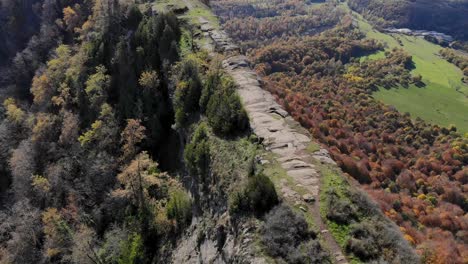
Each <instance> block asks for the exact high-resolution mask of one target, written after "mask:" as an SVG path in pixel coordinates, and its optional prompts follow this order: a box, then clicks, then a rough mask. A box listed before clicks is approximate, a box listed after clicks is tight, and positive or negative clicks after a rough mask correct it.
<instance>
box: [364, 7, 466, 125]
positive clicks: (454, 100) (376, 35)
mask: <svg viewBox="0 0 468 264" xmlns="http://www.w3.org/2000/svg"><path fill="white" fill-rule="evenodd" d="M355 17H356V19H357V22H358V24H359V27H360V28H361V30H362V31H363V32H364V33H365V34H366V35H367V37H368V38H373V39H377V40H380V41H382V42H384V43H386V45H387V49H392V48H403V49H404V50H406V51H407V52H408V53H409V54H411V55H412V56H413V61H414V63H415V66H416V68H415V69H414V70H413V71H412V73H413V75H418V74H420V75H421V76H422V77H423V82H424V83H425V84H426V86H425V87H422V88H419V87H416V86H414V85H411V86H410V87H408V88H395V89H390V90H386V89H380V90H379V91H377V92H375V93H374V94H373V96H374V97H375V98H376V99H378V100H381V101H382V102H384V103H386V104H389V105H393V106H395V107H396V108H397V109H398V110H399V111H400V112H408V113H410V114H411V116H413V117H420V118H422V119H423V120H426V121H428V122H431V123H433V124H438V125H442V126H449V125H451V124H453V125H455V126H456V127H457V128H458V131H460V132H461V133H462V134H463V133H466V132H468V85H467V84H465V83H463V82H462V81H461V80H462V77H463V73H462V71H461V70H460V69H459V68H457V67H456V66H455V65H453V64H451V63H449V62H447V61H446V60H445V59H443V58H441V57H440V56H439V55H438V54H439V51H440V50H441V49H442V47H440V46H438V45H435V44H433V43H431V42H428V41H426V40H424V39H423V38H420V37H414V36H406V35H401V34H384V33H381V32H378V31H376V30H374V29H373V28H372V26H371V25H370V24H369V23H367V22H366V21H365V20H364V19H363V18H362V16H360V15H359V14H355ZM383 56H384V54H383V52H379V53H376V54H372V55H370V56H367V57H366V58H363V59H378V58H382V57H383Z"/></svg>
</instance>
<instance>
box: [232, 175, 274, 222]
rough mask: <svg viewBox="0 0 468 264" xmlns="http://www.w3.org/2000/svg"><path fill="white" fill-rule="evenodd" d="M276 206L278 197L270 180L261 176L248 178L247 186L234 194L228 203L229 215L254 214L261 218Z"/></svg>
mask: <svg viewBox="0 0 468 264" xmlns="http://www.w3.org/2000/svg"><path fill="white" fill-rule="evenodd" d="M277 204H278V195H277V194H276V190H275V186H274V185H273V183H272V182H271V180H270V179H269V178H268V177H266V176H265V175H263V174H259V175H254V176H251V177H249V179H248V181H247V184H246V185H245V186H244V188H243V189H242V190H240V191H238V192H235V193H234V194H233V196H232V197H231V201H230V206H229V207H230V208H229V210H230V212H231V214H237V213H242V212H244V213H254V214H255V215H257V216H261V215H263V214H264V213H266V212H268V211H269V210H270V209H271V208H273V207H274V206H275V205H277Z"/></svg>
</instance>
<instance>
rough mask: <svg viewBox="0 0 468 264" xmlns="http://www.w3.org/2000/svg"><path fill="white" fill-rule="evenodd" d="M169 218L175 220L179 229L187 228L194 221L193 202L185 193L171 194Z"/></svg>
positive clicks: (168, 205)
mask: <svg viewBox="0 0 468 264" xmlns="http://www.w3.org/2000/svg"><path fill="white" fill-rule="evenodd" d="M166 214H167V218H168V219H171V220H175V222H176V224H177V229H179V230H180V229H183V228H184V227H186V226H187V225H188V224H189V223H190V220H191V219H192V201H191V200H190V197H189V196H188V194H187V193H185V192H184V191H180V190H177V191H174V192H172V193H171V197H170V198H169V202H168V203H167V207H166Z"/></svg>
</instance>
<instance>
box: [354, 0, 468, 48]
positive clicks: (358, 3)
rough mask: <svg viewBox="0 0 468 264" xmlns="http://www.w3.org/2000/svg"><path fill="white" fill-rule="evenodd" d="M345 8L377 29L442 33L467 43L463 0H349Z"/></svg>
mask: <svg viewBox="0 0 468 264" xmlns="http://www.w3.org/2000/svg"><path fill="white" fill-rule="evenodd" d="M348 2H349V6H350V7H351V8H352V9H353V10H356V11H358V12H359V13H361V14H363V15H364V17H366V18H367V19H369V20H370V21H371V22H373V23H375V24H376V25H377V26H379V27H406V28H411V29H425V30H435V31H439V32H444V33H447V34H449V35H452V36H454V37H456V38H458V39H460V40H464V41H467V40H468V33H467V32H466V28H467V27H468V16H467V15H466V14H467V13H468V1H466V0H415V1H410V0H392V1H385V0H350V1H348Z"/></svg>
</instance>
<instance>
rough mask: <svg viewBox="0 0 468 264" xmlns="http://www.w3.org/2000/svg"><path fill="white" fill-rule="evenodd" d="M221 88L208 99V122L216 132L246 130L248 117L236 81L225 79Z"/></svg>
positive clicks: (226, 132) (225, 133)
mask: <svg viewBox="0 0 468 264" xmlns="http://www.w3.org/2000/svg"><path fill="white" fill-rule="evenodd" d="M220 88H221V89H218V90H216V91H215V93H214V94H213V95H212V96H211V98H210V100H209V101H208V106H207V111H206V115H207V117H208V123H209V124H210V126H211V127H212V128H213V130H214V132H215V133H218V134H222V135H232V134H234V133H235V132H243V131H245V130H246V129H247V127H248V123H249V122H248V117H247V113H246V112H245V110H244V108H243V106H242V104H241V101H240V98H239V96H238V95H237V93H236V91H235V84H234V82H233V81H232V80H230V79H225V80H224V82H223V85H222V87H220Z"/></svg>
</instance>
